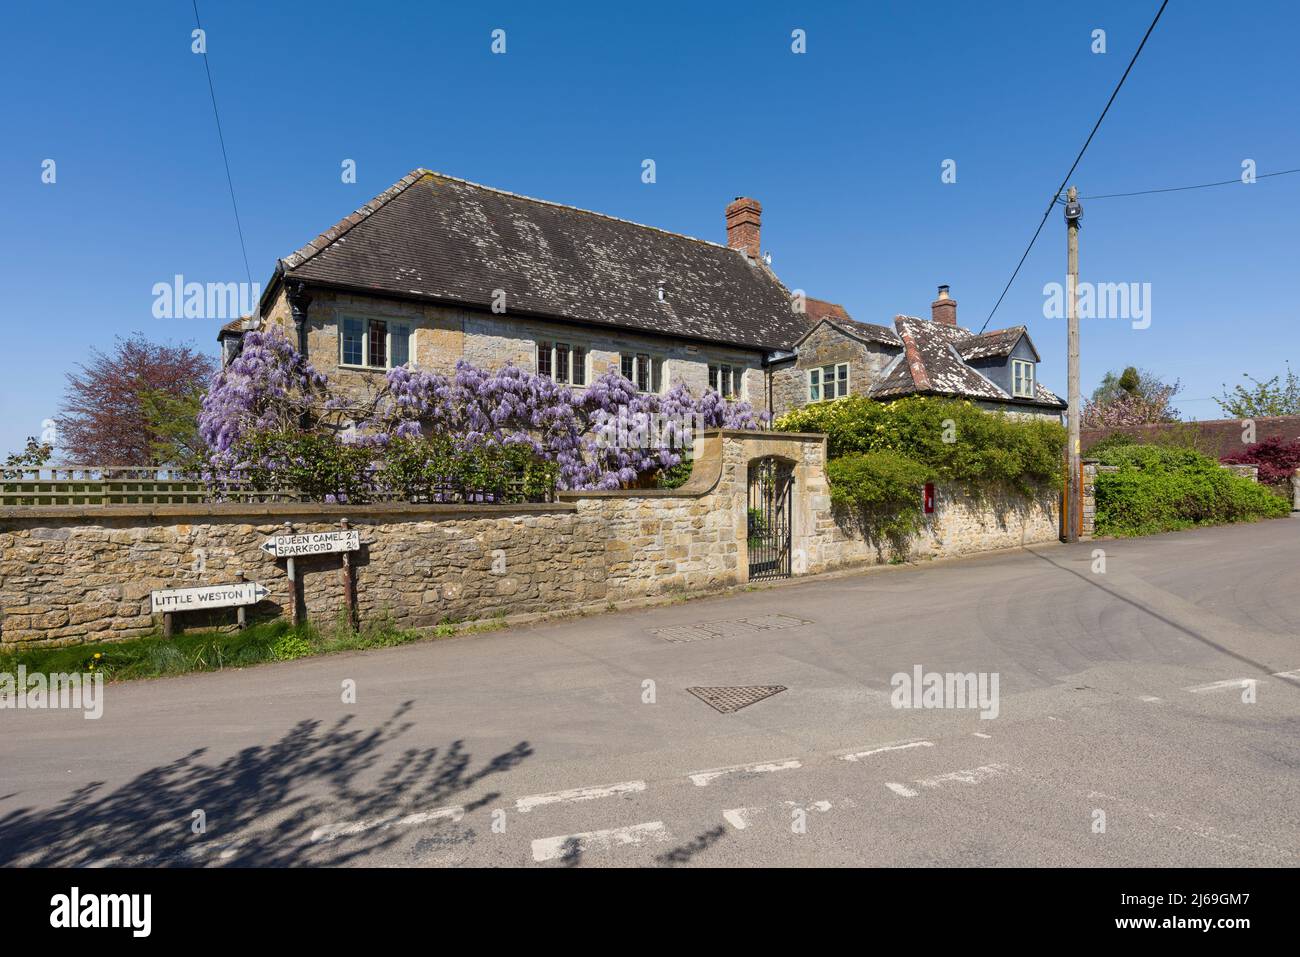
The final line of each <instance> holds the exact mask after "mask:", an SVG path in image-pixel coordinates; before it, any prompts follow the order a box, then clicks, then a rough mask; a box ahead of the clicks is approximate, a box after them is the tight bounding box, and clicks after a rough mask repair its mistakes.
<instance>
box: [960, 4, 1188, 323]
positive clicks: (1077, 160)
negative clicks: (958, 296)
mask: <svg viewBox="0 0 1300 957" xmlns="http://www.w3.org/2000/svg"><path fill="white" fill-rule="evenodd" d="M1167 6H1169V0H1163V2H1162V3H1161V4H1160V9H1159V10H1157V11H1156V16H1155V19H1154V20H1152V21H1151V26H1149V27H1147V32H1146V34H1145V35H1144V36H1143V37H1142V42H1141V43H1139V44H1138V48H1137V50H1135V51H1134V52H1133V59H1131V60H1129V61H1128V66H1127V67H1125V68H1124V75H1123V76H1121V77H1120V78H1119V82H1118V83H1117V84H1115V89H1114V90H1113V91H1111V94H1110V99H1109V100H1107V101H1106V106H1105V108H1104V109H1103V110H1102V111H1101V116H1099V117H1097V122H1096V123H1094V124H1093V125H1092V132H1091V133H1089V134H1088V138H1087V139H1086V140H1084V142H1083V148H1082V149H1080V150H1079V155H1078V156H1076V157H1075V158H1074V162H1073V163H1072V164H1070V171H1069V172H1068V173H1066V174H1065V178H1064V179H1062V180H1061V185H1060V186H1058V187H1056V192H1055V193H1053V194H1052V199H1051V202H1049V203H1048V204H1047V209H1046V210H1044V211H1043V218H1042V220H1040V221H1039V223H1038V228H1037V229H1035V230H1034V236H1033V238H1032V239H1030V240H1029V245H1028V246H1026V247H1025V251H1024V254H1023V255H1022V256H1021V257H1020V262H1018V263H1016V268H1015V271H1014V272H1013V273H1012V274H1011V278H1010V279H1008V280H1007V284H1006V285H1005V286H1004V287H1003V288H1002V295H1000V296H998V301H997V302H995V303H994V304H993V311H992V312H990V313H989V315H988V319H985V320H984V325H982V326H980V332H983V331H984V330H985V329H986V328H988V324H989V320H991V319H992V318H993V315H994V313H996V312H997V311H998V307H999V306H1001V305H1002V300H1003V299H1005V298H1006V296H1007V292H1008V291H1009V290H1010V289H1011V284H1012V283H1013V282H1015V281H1016V276H1018V275H1020V267H1021V266H1023V265H1024V264H1025V260H1026V259H1028V258H1029V252H1030V250H1032V249H1033V248H1034V243H1036V242H1038V237H1039V235H1040V234H1041V233H1042V231H1043V226H1044V225H1045V224H1046V223H1047V217H1048V216H1050V215H1051V214H1052V209H1053V207H1055V206H1056V200H1057V198H1058V197H1060V195H1061V190H1063V189H1065V184H1066V183H1068V182H1069V181H1070V177H1071V176H1073V175H1074V171H1075V170H1076V169H1078V167H1079V163H1080V161H1081V160H1082V159H1083V154H1084V153H1086V152H1087V151H1088V145H1089V144H1090V143H1092V138H1093V137H1094V136H1096V135H1097V130H1098V129H1100V128H1101V121H1102V120H1104V119H1105V118H1106V114H1107V113H1109V112H1110V106H1111V104H1112V103H1114V102H1115V97H1117V96H1119V91H1120V89H1121V88H1122V87H1123V86H1124V81H1125V80H1127V79H1128V75H1129V72H1130V71H1131V70H1132V69H1133V64H1135V63H1137V59H1138V57H1139V56H1141V55H1142V48H1143V47H1145V46H1146V45H1147V40H1148V39H1149V38H1150V36H1151V31H1153V30H1154V29H1155V28H1156V24H1157V23H1159V22H1160V15H1161V14H1163V13H1164V12H1165V7H1167Z"/></svg>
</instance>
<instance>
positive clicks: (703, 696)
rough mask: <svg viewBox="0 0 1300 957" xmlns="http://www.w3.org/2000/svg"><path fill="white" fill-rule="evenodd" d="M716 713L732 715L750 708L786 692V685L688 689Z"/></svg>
mask: <svg viewBox="0 0 1300 957" xmlns="http://www.w3.org/2000/svg"><path fill="white" fill-rule="evenodd" d="M686 690H687V691H689V692H690V693H691V694H693V695H695V697H697V698H699V699H700V700H701V701H703V702H704V703H705V704H707V705H708V706H709V707H710V708H712V709H713V710H715V711H721V712H722V713H723V714H731V713H732V712H733V711H739V710H740V709H741V708H748V707H749V706H750V705H751V704H753V703H754V702H756V701H762V700H763V699H764V698H770V697H772V695H774V694H780V693H781V692H782V691H784V690H785V685H749V686H747V687H740V688H687V689H686Z"/></svg>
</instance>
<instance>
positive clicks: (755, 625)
mask: <svg viewBox="0 0 1300 957" xmlns="http://www.w3.org/2000/svg"><path fill="white" fill-rule="evenodd" d="M811 624H812V622H811V621H808V620H807V619H806V618H795V617H793V616H791V615H758V616H755V617H753V618H731V619H725V620H723V621H705V622H701V623H699V624H697V625H673V626H672V627H670V628H658V629H655V631H654V634H656V635H658V636H659V637H660V638H662V639H663V640H664V641H672V642H682V641H703V640H704V639H706V638H736V637H740V636H743V635H753V634H756V633H758V632H760V631H777V630H779V629H781V628H798V627H799V626H800V625H811Z"/></svg>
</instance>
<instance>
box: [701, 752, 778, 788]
mask: <svg viewBox="0 0 1300 957" xmlns="http://www.w3.org/2000/svg"><path fill="white" fill-rule="evenodd" d="M801 767H803V763H802V762H800V761H797V760H795V759H794V758H789V759H787V760H783V761H763V762H760V763H758V764H736V765H732V766H731V767H729V768H712V769H711V770H708V771H695V772H693V773H691V774H688V775H686V776H687V777H688V778H690V779H691V781H692V783H694V785H695V786H696V787H697V788H703V787H708V786H709V785H710V784H712V783H713V782H714V781H716V780H717V779H718V778H720V777H725V776H726V775H728V774H766V773H768V772H770V771H789V770H793V769H794V768H801Z"/></svg>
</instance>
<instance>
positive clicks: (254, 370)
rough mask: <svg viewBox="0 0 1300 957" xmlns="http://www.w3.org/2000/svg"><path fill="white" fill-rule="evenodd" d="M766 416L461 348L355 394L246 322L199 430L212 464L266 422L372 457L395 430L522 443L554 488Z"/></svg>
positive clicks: (238, 453)
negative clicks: (463, 352)
mask: <svg viewBox="0 0 1300 957" xmlns="http://www.w3.org/2000/svg"><path fill="white" fill-rule="evenodd" d="M768 420H769V416H768V413H766V412H756V411H755V410H754V408H753V407H752V406H751V405H750V404H749V403H747V402H728V401H727V400H725V399H724V398H723V397H722V396H720V395H718V393H716V392H714V391H713V390H706V391H705V392H704V394H703V395H701V396H699V397H696V396H695V395H693V394H692V393H691V391H690V390H689V389H688V388H687V387H686V386H685V385H684V384H681V383H678V384H677V385H674V386H673V387H672V388H671V389H670V390H668V391H667V392H665V393H663V394H648V393H643V392H638V391H637V389H636V387H635V385H633V383H632V382H630V381H629V380H628V379H626V378H624V377H623V376H622V375H620V374H619V373H618V371H617V370H615V369H613V368H611V369H610V370H609V371H607V372H605V373H604V374H602V375H600V376H597V377H596V378H595V379H594V380H593V381H592V383H591V384H590V385H589V386H588V387H587V388H586V389H583V390H580V391H579V390H574V389H572V388H570V387H569V386H566V385H563V384H560V383H556V382H554V381H552V380H551V379H550V378H548V377H545V376H540V375H537V374H535V373H532V372H529V371H527V370H524V369H520V368H519V367H517V366H515V365H513V364H507V365H505V366H504V367H502V368H501V369H498V370H496V371H487V370H483V369H479V368H477V367H476V366H474V365H472V364H471V363H469V362H466V361H464V360H461V361H459V362H457V364H456V368H455V371H454V372H453V373H452V374H451V375H442V374H439V373H436V372H430V371H427V370H423V369H412V368H409V367H407V366H402V367H399V368H395V369H391V370H389V371H388V373H387V374H386V376H385V378H384V383H383V385H382V387H380V388H379V389H377V390H376V391H374V392H373V393H372V394H370V395H369V396H367V397H366V398H365V399H364V400H361V401H357V400H356V399H355V398H353V397H351V396H348V395H340V394H336V393H335V391H334V389H333V388H332V383H331V382H330V381H329V380H328V379H327V378H326V376H324V375H322V374H321V373H320V372H318V371H317V370H316V369H315V368H313V367H312V365H311V364H310V363H309V362H307V361H306V360H305V359H304V358H303V357H302V355H300V354H299V353H298V351H297V350H296V349H295V348H294V346H293V344H292V343H291V342H290V341H289V339H288V338H287V337H286V336H285V335H284V334H283V332H281V331H280V330H279V329H275V328H273V329H270V330H266V331H255V332H250V333H248V334H246V335H245V336H244V342H243V350H242V352H241V353H240V355H239V356H238V357H237V358H235V359H234V360H233V361H232V362H231V363H230V364H229V365H228V366H227V367H226V368H224V369H222V370H221V371H220V372H218V373H217V374H216V376H215V377H214V379H213V382H212V385H211V388H210V389H209V391H208V394H207V395H206V396H205V397H204V399H203V407H202V412H201V414H200V416H199V430H200V434H201V436H202V437H203V440H204V441H205V442H206V443H207V445H208V448H209V450H210V461H211V464H212V466H213V468H214V469H219V470H224V471H232V470H238V469H240V468H244V467H247V466H248V464H249V462H248V459H249V456H250V453H251V450H253V449H255V448H261V447H262V446H263V443H260V442H259V441H257V440H258V439H259V437H262V436H265V435H266V434H268V433H286V432H290V431H294V430H298V431H306V432H310V433H312V434H314V435H316V436H318V437H328V438H330V439H332V441H334V442H336V443H338V444H339V445H342V446H348V447H358V446H359V447H361V448H368V449H369V450H370V453H371V456H372V465H373V466H374V467H376V468H379V467H381V466H382V463H383V458H384V450H385V448H386V447H387V446H388V445H389V444H390V443H391V442H393V441H394V440H399V439H419V438H421V437H430V436H437V437H439V438H442V439H450V440H451V441H452V442H453V443H455V444H456V446H457V447H459V448H462V449H466V450H472V449H477V448H482V447H492V446H498V447H507V446H520V445H522V446H527V447H528V448H529V449H531V450H532V452H533V453H534V455H536V456H537V457H539V458H540V459H543V460H545V461H549V462H553V463H555V466H556V467H557V468H558V485H559V487H560V488H562V489H617V488H622V487H627V486H629V485H632V484H635V483H637V482H639V481H641V480H642V479H643V478H645V477H646V476H647V475H651V474H654V473H656V472H659V471H661V470H664V469H669V468H672V467H673V466H676V465H679V464H681V462H682V461H683V460H684V457H685V454H686V453H687V451H688V450H689V449H690V448H691V444H692V441H693V439H694V434H695V432H696V431H697V430H698V429H701V428H703V429H710V428H728V429H757V428H760V427H761V426H763V425H765V424H766V423H767V421H768ZM353 451H354V452H355V451H357V450H356V449H355V448H354V449H353ZM261 464H262V465H263V466H266V465H267V464H268V463H266V462H262V463H261Z"/></svg>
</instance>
